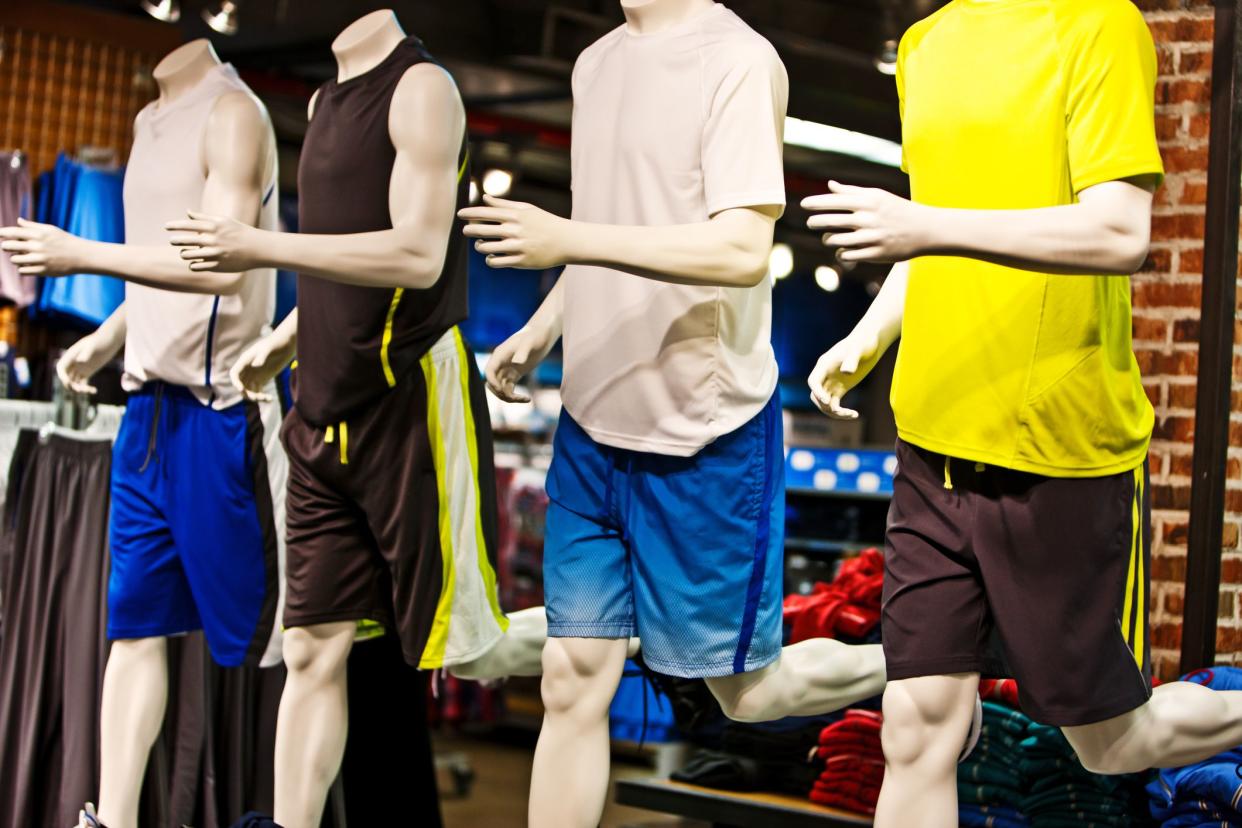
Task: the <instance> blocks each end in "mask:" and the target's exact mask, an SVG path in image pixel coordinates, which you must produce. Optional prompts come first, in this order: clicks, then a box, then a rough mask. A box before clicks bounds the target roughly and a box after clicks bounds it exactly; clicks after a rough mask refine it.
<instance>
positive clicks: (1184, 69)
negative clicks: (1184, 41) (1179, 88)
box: [1177, 46, 1212, 75]
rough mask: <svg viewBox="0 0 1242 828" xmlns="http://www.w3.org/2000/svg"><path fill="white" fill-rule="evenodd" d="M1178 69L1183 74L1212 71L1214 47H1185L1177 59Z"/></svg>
mask: <svg viewBox="0 0 1242 828" xmlns="http://www.w3.org/2000/svg"><path fill="white" fill-rule="evenodd" d="M1177 71H1178V73H1179V74H1182V75H1196V74H1201V73H1207V72H1211V71H1212V48H1211V47H1210V46H1208V47H1206V48H1203V49H1195V50H1190V49H1183V50H1182V53H1181V56H1180V57H1179V58H1178V60H1177Z"/></svg>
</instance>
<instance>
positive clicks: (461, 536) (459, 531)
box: [281, 328, 507, 669]
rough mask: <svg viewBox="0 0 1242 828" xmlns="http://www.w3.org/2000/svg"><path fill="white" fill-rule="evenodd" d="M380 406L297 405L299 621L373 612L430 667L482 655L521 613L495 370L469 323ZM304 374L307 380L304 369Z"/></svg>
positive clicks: (292, 499)
mask: <svg viewBox="0 0 1242 828" xmlns="http://www.w3.org/2000/svg"><path fill="white" fill-rule="evenodd" d="M419 368H420V369H421V370H415V371H413V372H411V374H410V375H409V376H406V377H402V378H400V379H399V380H398V382H397V383H396V385H395V386H394V387H393V388H391V389H390V390H389V391H388V393H387V394H385V395H384V396H383V397H381V398H380V399H379V400H377V401H376V402H375V403H374V404H373V405H372V406H371V407H370V408H368V409H366V410H364V411H362V412H360V413H359V414H357V415H356V416H354V417H352V418H350V419H349V420H347V421H344V422H341V423H336V424H333V425H330V426H327V427H326V428H325V427H318V426H314V425H312V424H310V423H308V422H307V421H306V420H305V419H303V417H302V416H301V414H299V413H298V410H297V408H296V406H295V407H294V408H293V409H292V410H290V412H289V414H288V416H287V417H286V418H285V423H284V426H283V428H282V432H281V434H282V437H283V439H284V443H285V450H286V452H287V453H288V456H289V494H288V503H287V512H288V514H287V519H286V520H287V523H286V525H287V526H288V549H287V555H286V557H287V573H286V578H287V584H288V589H287V595H286V603H285V616H284V620H285V626H286V627H305V626H310V625H313V624H325V623H330V622H334V621H361V620H371V621H378V622H379V623H381V624H383V625H385V626H386V627H389V628H390V629H394V630H395V631H396V632H397V634H398V635H399V636H400V638H401V646H402V650H403V651H404V653H405V657H406V660H408V661H409V662H410V663H411V664H414V665H417V666H419V667H422V668H425V669H433V668H437V667H442V666H451V665H453V664H461V663H464V662H468V661H471V660H473V659H475V658H477V657H478V656H480V655H482V654H483V653H484V652H486V651H487V650H488V649H490V648H491V647H492V646H493V645H494V644H495V643H496V641H497V640H498V639H499V637H500V635H501V633H502V632H503V630H504V629H505V627H506V626H507V620H506V619H505V617H504V615H503V614H502V613H501V612H500V608H499V605H498V603H497V598H496V576H495V572H494V570H493V568H492V555H494V554H495V548H496V509H497V504H496V480H495V470H494V468H493V466H492V437H491V424H490V420H489V418H488V413H487V399H486V397H485V396H484V388H483V381H482V379H481V378H480V377H479V372H478V368H477V366H476V365H475V363H474V360H473V357H472V355H471V353H470V352H469V350H468V349H467V348H466V346H465V343H464V342H463V341H462V338H461V334H460V333H459V332H458V330H457V329H456V328H453V329H452V330H450V331H449V332H448V333H446V334H445V335H444V336H443V337H442V338H441V339H440V340H439V341H438V342H437V343H436V344H435V345H434V346H432V348H431V350H430V351H428V352H427V353H426V354H424V355H423V357H422V359H421V360H420V363H419ZM294 374H295V381H296V374H297V372H296V371H295V372H294Z"/></svg>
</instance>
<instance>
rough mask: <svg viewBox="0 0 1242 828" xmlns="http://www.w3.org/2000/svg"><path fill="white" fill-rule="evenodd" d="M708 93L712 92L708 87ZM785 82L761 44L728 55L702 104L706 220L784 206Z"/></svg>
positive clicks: (778, 62) (770, 53)
mask: <svg viewBox="0 0 1242 828" xmlns="http://www.w3.org/2000/svg"><path fill="white" fill-rule="evenodd" d="M708 88H711V87H708ZM788 99H789V79H788V77H787V76H786V74H785V66H784V64H782V63H781V60H780V58H779V57H778V56H777V54H776V50H774V49H772V47H771V46H768V45H767V44H766V43H765V44H762V45H761V46H760V47H754V48H748V49H745V50H737V51H736V52H734V53H733V55H732V56H731V60H730V64H729V66H728V68H727V69H726V70H725V71H724V73H723V77H722V78H721V79H720V81H719V83H717V84H715V89H714V92H713V94H712V96H711V99H710V100H709V101H708V105H707V123H706V127H705V128H704V130H703V191H704V195H705V198H706V201H707V212H708V215H715V214H716V213H719V212H720V211H722V210H728V209H731V208H733V207H757V206H761V205H767V204H775V205H779V206H780V207H782V208H783V207H784V206H785V172H784V164H783V151H784V140H785V108H786V104H787V103H788Z"/></svg>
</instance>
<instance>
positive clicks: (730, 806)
mask: <svg viewBox="0 0 1242 828" xmlns="http://www.w3.org/2000/svg"><path fill="white" fill-rule="evenodd" d="M615 798H616V800H617V804H618V805H628V806H630V807H634V808H646V809H647V810H649V811H659V812H661V813H666V814H675V815H677V816H682V817H687V818H689V819H698V820H703V821H705V822H710V823H712V825H714V826H718V828H803V827H804V826H806V828H825V827H826V826H855V825H871V824H872V823H871V820H870V819H868V818H867V817H864V816H859V815H858V814H851V813H849V812H848V811H839V810H837V809H835V808H825V807H823V806H821V805H816V804H815V803H813V802H810V801H808V800H805V799H798V798H797V797H793V796H786V795H783V794H773V793H733V792H730V791H719V790H715V789H712V788H702V787H699V786H698V785H686V784H683V783H681V782H673V781H672V780H670V779H656V778H652V779H623V780H620V781H618V782H617V786H616V794H615Z"/></svg>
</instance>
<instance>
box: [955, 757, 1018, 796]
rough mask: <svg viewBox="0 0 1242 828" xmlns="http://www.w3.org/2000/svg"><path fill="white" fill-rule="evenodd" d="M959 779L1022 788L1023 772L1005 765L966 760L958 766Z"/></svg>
mask: <svg viewBox="0 0 1242 828" xmlns="http://www.w3.org/2000/svg"><path fill="white" fill-rule="evenodd" d="M957 781H958V782H968V783H974V784H982V785H1000V786H1002V787H1006V788H1013V789H1014V790H1021V789H1022V774H1021V773H1019V772H1018V771H1016V770H1014V769H1013V768H1010V767H1006V766H1005V765H998V764H995V763H992V762H972V761H966V762H963V763H962V764H960V765H958V766H957Z"/></svg>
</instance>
